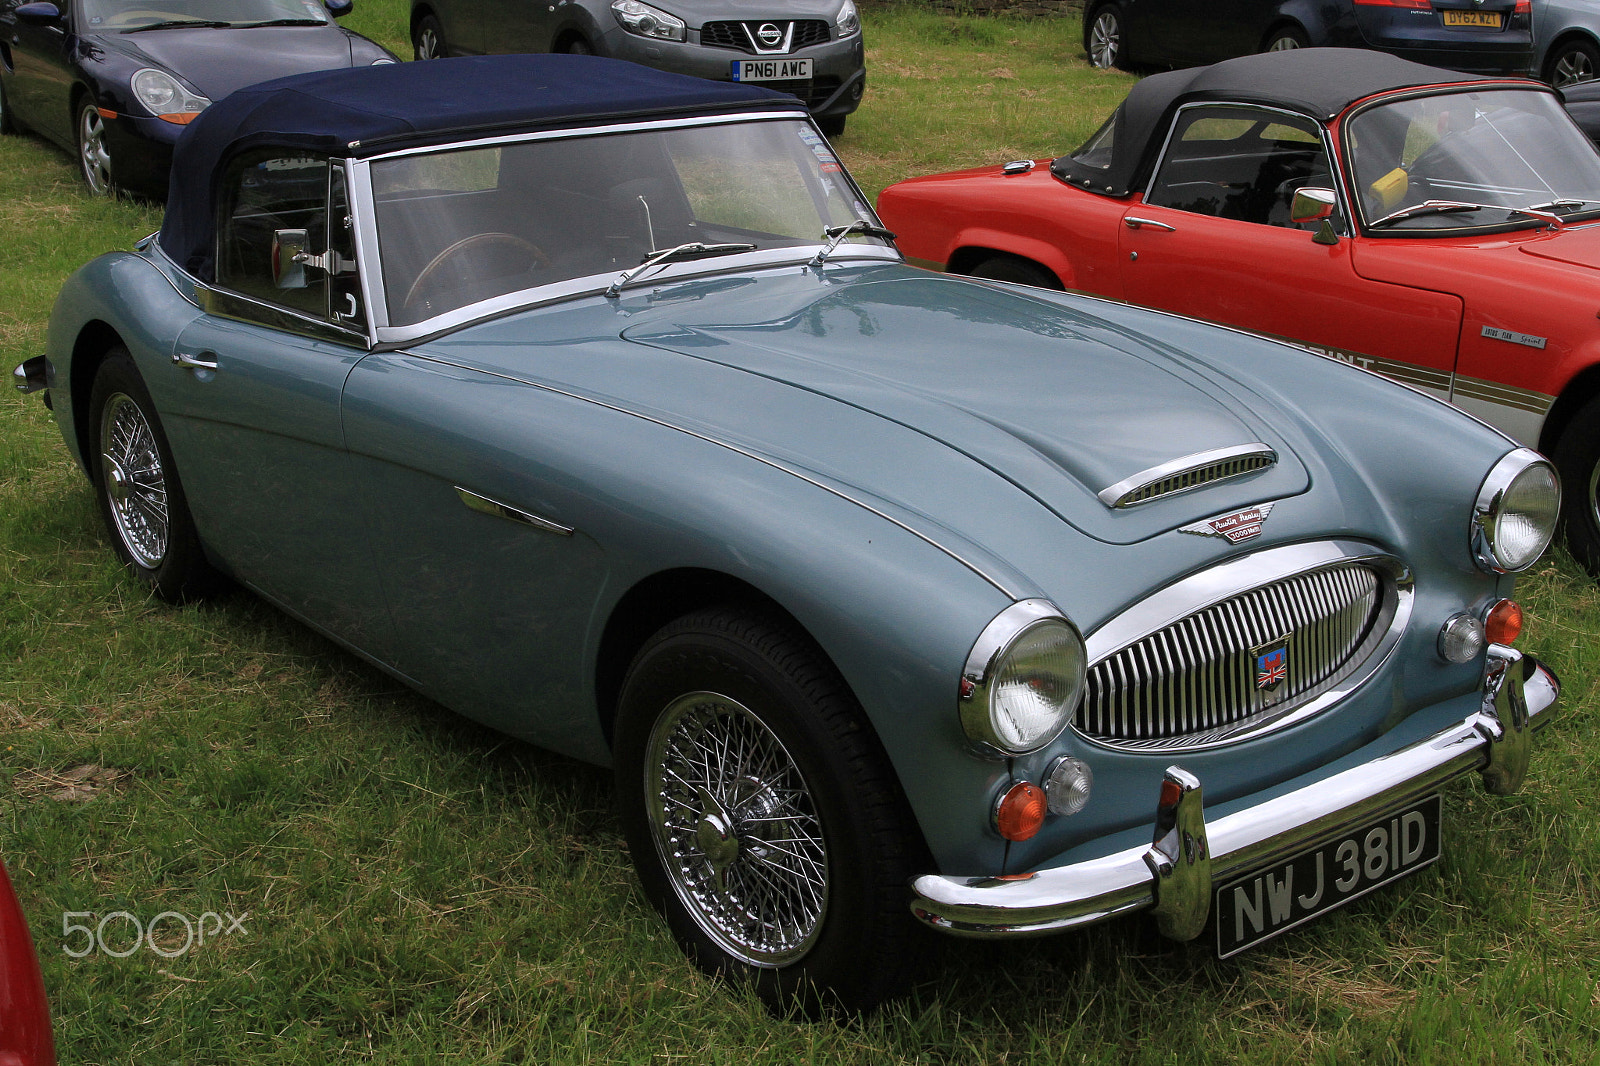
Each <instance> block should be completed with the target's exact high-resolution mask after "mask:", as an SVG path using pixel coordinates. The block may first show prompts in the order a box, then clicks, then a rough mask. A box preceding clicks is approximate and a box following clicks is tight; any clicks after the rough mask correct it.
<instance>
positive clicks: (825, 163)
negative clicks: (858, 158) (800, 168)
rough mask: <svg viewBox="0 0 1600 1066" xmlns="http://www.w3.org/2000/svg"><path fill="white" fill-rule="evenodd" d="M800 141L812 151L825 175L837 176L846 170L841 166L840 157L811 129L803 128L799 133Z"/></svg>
mask: <svg viewBox="0 0 1600 1066" xmlns="http://www.w3.org/2000/svg"><path fill="white" fill-rule="evenodd" d="M797 132H798V133H799V134H800V140H801V141H802V142H804V144H805V146H806V147H807V148H809V149H811V154H812V155H814V156H816V157H817V163H818V164H820V165H821V167H822V172H823V173H824V174H837V173H839V172H840V171H841V170H843V169H844V168H843V167H841V166H839V157H838V156H836V155H834V154H833V149H832V148H829V147H828V142H827V141H825V140H823V139H822V138H821V137H818V136H817V135H816V134H815V133H814V132H812V130H811V127H809V126H801V127H800V128H799V130H798V131H797Z"/></svg>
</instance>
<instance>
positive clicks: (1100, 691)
mask: <svg viewBox="0 0 1600 1066" xmlns="http://www.w3.org/2000/svg"><path fill="white" fill-rule="evenodd" d="M1241 564H1243V565H1241ZM1410 613H1411V581H1410V576H1409V574H1408V573H1407V572H1406V570H1405V568H1404V567H1403V566H1402V565H1401V564H1400V562H1399V561H1398V560H1396V559H1394V558H1392V557H1390V556H1386V555H1382V554H1380V553H1377V552H1375V551H1373V550H1372V549H1370V548H1367V547H1365V546H1362V545H1358V544H1354V543H1350V542H1329V543H1323V544H1299V545H1293V546H1290V547H1286V548H1274V549H1270V550H1268V551H1264V552H1258V553H1256V554H1254V555H1249V556H1244V557H1242V558H1241V559H1235V560H1231V561H1230V562H1229V563H1227V564H1224V565H1223V566H1220V567H1216V568H1214V569H1212V570H1208V571H1203V572H1202V573H1199V574H1196V575H1194V576H1193V577H1190V578H1186V579H1185V580H1183V581H1180V582H1178V583H1177V584H1176V585H1171V586H1168V587H1167V588H1165V589H1163V590H1161V591H1160V592H1158V593H1156V594H1155V595H1153V596H1151V597H1150V598H1149V599H1147V600H1145V601H1144V602H1142V603H1139V604H1136V605H1135V606H1134V607H1132V608H1130V609H1129V610H1127V611H1125V612H1124V613H1123V614H1121V615H1119V616H1118V617H1117V618H1115V619H1113V620H1112V621H1111V622H1110V623H1108V624H1107V625H1106V626H1104V627H1102V628H1101V629H1100V630H1098V631H1096V632H1095V633H1094V634H1093V635H1092V636H1091V637H1090V638H1089V640H1088V646H1089V648H1088V650H1089V657H1090V667H1089V678H1088V685H1087V687H1086V690H1085V693H1084V699H1083V703H1082V704H1081V705H1080V706H1079V708H1078V712H1077V715H1076V717H1075V719H1074V725H1075V727H1076V729H1077V731H1078V732H1079V733H1080V734H1081V735H1083V736H1084V737H1086V738H1087V739H1089V740H1092V741H1096V742H1098V743H1101V744H1104V745H1106V746H1108V747H1113V748H1120V749H1123V750H1130V751H1149V752H1155V751H1191V750H1194V749H1197V748H1208V747H1215V746H1217V745H1221V744H1228V743H1234V742H1236V741H1240V740H1244V739H1246V738H1248V737H1252V736H1256V735H1259V734H1261V733H1265V732H1268V731H1271V730H1275V729H1281V728H1283V727H1285V726H1287V725H1289V724H1291V723H1293V722H1298V721H1302V720H1304V719H1306V718H1308V717H1310V716H1311V715H1313V714H1316V713H1317V712H1318V711H1320V710H1322V709H1323V708H1324V707H1326V706H1328V705H1330V704H1331V703H1332V702H1333V701H1335V700H1338V699H1340V698H1342V697H1343V696H1344V695H1345V693H1347V692H1348V691H1349V690H1351V689H1353V688H1355V687H1356V686H1357V685H1359V684H1361V683H1362V682H1364V681H1365V680H1366V679H1367V678H1369V677H1370V676H1372V674H1373V673H1374V672H1376V671H1377V669H1378V667H1379V666H1380V665H1382V663H1383V662H1384V660H1385V659H1386V658H1387V657H1388V654H1389V652H1390V651H1392V650H1393V648H1394V646H1395V644H1396V643H1397V641H1398V640H1399V638H1400V635H1401V633H1402V632H1403V631H1404V629H1405V625H1406V622H1407V620H1408V619H1409V617H1410Z"/></svg>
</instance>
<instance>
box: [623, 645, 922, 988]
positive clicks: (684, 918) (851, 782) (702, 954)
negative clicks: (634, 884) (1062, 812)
mask: <svg viewBox="0 0 1600 1066" xmlns="http://www.w3.org/2000/svg"><path fill="white" fill-rule="evenodd" d="M736 629H737V627H734V630H729V629H726V628H725V629H724V630H723V631H722V632H717V631H715V629H714V627H708V626H705V625H703V624H700V619H699V618H698V617H697V616H690V618H688V619H684V620H680V622H679V623H675V624H674V625H672V626H669V627H667V628H666V629H664V630H663V631H662V632H661V633H659V634H657V636H656V637H655V638H653V639H652V640H651V641H650V642H648V643H647V644H646V646H645V648H644V649H643V650H642V651H641V652H640V654H639V656H638V657H637V658H636V659H635V661H634V665H633V667H632V668H631V669H630V671H629V673H628V676H627V678H626V680H625V681H624V683H623V689H622V694H621V699H620V710H619V714H618V722H617V733H616V776H617V797H618V801H619V804H620V808H621V821H622V825H623V830H624V835H625V836H626V838H627V842H628V849H629V851H630V853H631V854H632V856H633V861H634V866H635V867H636V869H637V870H638V874H639V879H640V882H641V884H642V885H643V887H644V890H645V895H646V897H647V898H648V899H649V900H650V902H651V903H652V905H654V906H655V907H656V909H657V910H659V911H661V912H662V913H663V914H664V915H665V917H666V919H667V922H668V925H669V926H670V928H671V930H672V933H673V935H674V937H675V938H676V939H677V941H678V943H679V944H680V946H682V948H683V949H684V951H685V952H686V953H687V954H688V955H689V957H690V958H691V959H692V960H693V961H694V962H695V964H696V965H697V966H699V967H700V968H701V969H703V970H705V971H706V972H708V973H712V974H716V975H718V976H722V977H726V978H729V979H732V980H733V981H735V982H737V983H740V984H749V985H751V986H752V987H753V988H754V989H755V991H756V992H757V994H758V995H760V996H761V998H762V999H763V1000H765V1001H766V1002H767V1003H768V1005H769V1006H771V1007H773V1008H775V1009H777V1010H780V1011H782V1010H788V1009H791V1008H795V1007H798V1008H799V1009H800V1010H801V1011H802V1012H803V1013H808V1014H809V1013H815V1012H816V1011H817V1010H819V1009H826V1008H832V1007H842V1008H844V1009H846V1010H850V1011H859V1010H865V1009H869V1008H870V1007H872V1006H873V1005H875V1004H876V1003H877V1002H879V1001H880V1000H881V999H882V998H884V997H885V996H888V995H893V994H894V993H895V992H897V991H898V990H899V989H900V987H901V985H902V983H903V973H902V972H901V971H902V969H903V967H902V963H903V962H904V955H905V950H906V949H905V947H904V946H903V941H904V939H905V937H906V934H907V933H909V932H910V931H911V930H910V929H909V926H910V922H911V920H910V916H909V912H908V910H907V907H906V902H907V896H906V893H905V884H906V880H907V878H908V876H909V874H910V870H909V869H908V867H909V865H910V864H909V862H908V859H907V856H908V854H909V852H910V841H909V837H908V831H909V830H908V827H907V826H905V825H904V824H900V823H901V819H900V818H898V817H897V816H896V812H895V811H894V810H893V809H892V808H893V807H894V806H895V805H894V804H892V803H889V804H886V803H885V802H884V797H883V795H882V794H881V793H882V792H883V788H884V786H883V778H882V775H883V772H884V771H885V770H886V767H884V766H881V765H878V766H873V765H870V764H871V763H873V762H879V761H881V760H882V756H881V754H879V753H877V752H876V751H874V750H873V749H874V748H875V746H876V740H875V738H871V737H870V730H864V723H863V720H862V717H861V713H860V711H859V708H857V707H854V706H853V704H854V700H853V699H852V698H850V697H849V696H848V693H847V692H846V691H844V690H843V686H842V682H835V681H833V679H831V678H829V677H827V673H828V671H827V670H818V669H816V667H815V664H814V663H812V664H806V667H805V669H803V670H801V671H800V673H801V675H805V674H806V671H807V670H809V671H811V673H810V677H811V681H812V683H810V684H801V683H797V682H796V677H795V675H794V673H791V672H788V671H785V670H784V669H783V668H782V667H781V666H780V665H775V664H774V662H772V661H771V660H770V659H769V657H768V656H766V655H764V654H762V652H761V650H759V648H753V647H751V646H750V644H749V643H748V642H746V641H744V640H741V639H739V637H738V635H737V633H736V632H735V630H736ZM769 632H770V630H769ZM791 646H792V645H791ZM819 676H820V678H821V680H820V681H819V680H818V678H819ZM697 690H706V691H712V692H716V693H718V694H720V695H723V696H727V697H729V698H731V699H734V700H737V701H738V702H739V703H741V704H742V705H743V706H744V707H746V708H747V709H749V710H750V711H751V712H752V713H753V714H755V715H756V716H757V717H758V718H759V719H760V720H761V721H762V722H763V723H764V724H765V725H766V726H767V728H769V729H770V730H771V731H772V732H773V734H774V735H776V736H777V737H778V739H779V740H780V741H781V742H782V743H783V745H784V747H785V748H786V749H787V750H788V752H789V755H790V757H791V758H793V760H794V762H795V764H796V766H797V767H798V769H799V771H800V774H801V776H802V777H803V778H804V780H805V782H806V785H807V788H808V789H809V791H810V793H811V798H812V803H813V805H814V807H815V810H816V812H817V816H818V818H819V820H820V822H821V824H822V831H823V839H824V840H825V842H826V845H827V849H828V868H829V875H828V876H829V898H828V904H827V911H826V913H825V914H824V916H823V926H822V931H821V933H820V935H819V936H818V938H817V940H816V941H815V942H814V943H813V945H812V946H811V948H810V950H809V951H808V952H807V953H806V955H805V956H803V957H802V958H801V959H800V960H798V961H797V962H795V963H793V964H791V965H788V966H785V967H781V968H777V969H765V968H759V967H754V966H750V965H749V964H747V963H745V962H743V961H742V960H739V959H735V958H733V957H732V956H730V955H728V954H727V953H726V952H725V951H724V950H723V949H722V948H721V947H720V946H719V945H718V944H717V943H716V942H715V941H714V940H712V939H711V937H710V936H708V935H707V934H706V933H705V931H704V930H702V929H701V928H700V926H699V924H698V923H697V922H696V921H695V919H694V918H693V917H691V916H690V914H689V913H688V911H687V910H686V909H685V907H684V905H683V904H682V902H681V901H680V900H679V899H678V897H677V894H676V892H675V891H674V888H673V884H672V881H671V878H670V875H669V874H668V873H667V872H666V871H665V870H664V869H663V868H662V864H661V859H660V857H659V856H658V854H657V851H656V845H655V840H654V836H653V832H652V829H651V826H650V824H649V819H648V816H647V814H646V803H645V781H644V771H645V760H646V758H647V751H648V747H649V739H650V733H651V730H652V728H653V726H654V724H655V722H656V720H657V718H658V717H659V715H660V713H661V711H663V710H665V708H666V707H667V705H668V704H669V703H671V702H672V701H673V700H675V699H676V698H677V697H679V696H681V695H684V694H685V693H687V692H693V691H697ZM819 696H820V703H821V705H822V706H821V707H820V708H819V707H818V706H816V704H818V703H819ZM819 709H820V710H821V712H822V713H820V714H819V713H818V711H819ZM864 734H865V735H864ZM869 739H870V740H871V743H865V741H867V740H869ZM852 741H854V742H852ZM864 764H868V765H864Z"/></svg>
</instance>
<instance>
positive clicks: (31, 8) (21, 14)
mask: <svg viewBox="0 0 1600 1066" xmlns="http://www.w3.org/2000/svg"><path fill="white" fill-rule="evenodd" d="M13 14H15V15H16V18H17V21H18V22H20V23H22V24H23V25H25V26H54V25H55V24H56V23H58V22H60V21H61V9H60V8H59V7H57V6H56V5H54V4H52V3H50V2H49V0H36V2H35V3H31V4H23V5H21V6H20V7H17V8H15V9H13Z"/></svg>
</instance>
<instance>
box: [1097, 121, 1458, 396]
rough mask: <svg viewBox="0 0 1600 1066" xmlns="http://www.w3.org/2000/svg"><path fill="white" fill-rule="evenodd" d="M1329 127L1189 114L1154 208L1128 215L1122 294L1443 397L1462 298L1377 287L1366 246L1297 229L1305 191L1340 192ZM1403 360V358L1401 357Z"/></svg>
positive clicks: (1175, 135)
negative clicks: (1361, 257) (1363, 255)
mask: <svg viewBox="0 0 1600 1066" xmlns="http://www.w3.org/2000/svg"><path fill="white" fill-rule="evenodd" d="M1329 158H1330V156H1329V153H1328V150H1327V145H1326V143H1325V141H1324V139H1323V137H1322V134H1321V131H1320V130H1319V129H1318V128H1317V126H1316V124H1314V123H1312V122H1310V121H1309V120H1307V119H1305V118H1302V117H1300V116H1296V115H1292V114H1289V113H1287V112H1282V111H1277V110H1275V109H1269V108H1261V107H1251V106H1242V105H1210V104H1208V105H1197V106H1190V107H1186V108H1184V109H1182V110H1181V111H1179V113H1178V115H1177V117H1176V118H1175V119H1174V123H1173V128H1172V132H1171V136H1170V137H1169V138H1168V141H1167V144H1166V145H1165V148H1164V150H1163V153H1162V160H1161V162H1160V165H1159V166H1158V167H1157V170H1156V174H1155V176H1154V178H1153V179H1152V181H1151V183H1150V186H1149V188H1148V189H1147V190H1146V193H1145V195H1144V197H1143V198H1142V199H1141V200H1139V201H1136V202H1134V203H1133V204H1132V205H1130V207H1129V208H1128V209H1127V210H1126V211H1125V212H1124V213H1123V218H1122V230H1121V233H1120V248H1121V253H1122V254H1121V256H1120V262H1121V266H1122V277H1123V292H1124V294H1125V296H1126V297H1127V299H1129V300H1131V301H1133V302H1134V303H1140V304H1145V305H1147V306H1150V307H1159V308H1162V309H1164V310H1168V311H1176V312H1178V313H1179V314H1185V315H1191V316H1193V317H1196V318H1203V319H1208V320H1210V321H1213V322H1221V323H1225V324H1227V325H1232V326H1239V327H1242V328H1244V329H1249V330H1252V331H1254V332H1258V333H1265V334H1268V335H1270V336H1274V337H1280V338H1284V339H1287V340H1292V341H1295V342H1297V343H1299V344H1302V345H1305V346H1308V347H1313V348H1317V349H1322V350H1325V351H1327V352H1328V353H1330V354H1332V355H1335V356H1337V357H1339V358H1342V359H1345V360H1347V361H1350V362H1354V363H1357V364H1358V365H1362V366H1366V367H1368V368H1369V369H1374V370H1378V371H1380V372H1382V373H1385V374H1388V375H1390V376H1392V377H1395V378H1398V379H1399V380H1403V381H1405V382H1407V383H1408V384H1412V385H1416V386H1420V387H1422V388H1425V389H1427V390H1429V391H1431V392H1433V393H1434V394H1435V395H1438V396H1440V397H1441V398H1448V397H1449V394H1450V375H1451V372H1452V371H1453V369H1454V366H1455V357H1456V343H1457V337H1458V336H1459V333H1460V327H1461V317H1462V308H1461V301H1460V300H1459V299H1458V298H1457V297H1455V296H1452V295H1449V294H1446V293H1437V292H1429V291H1426V290H1421V289H1416V288H1412V287H1410V286H1400V285H1394V284H1389V283H1385V282H1375V281H1371V280H1368V279H1366V278H1363V277H1361V276H1360V275H1358V274H1357V273H1356V271H1355V269H1354V267H1353V266H1352V262H1351V253H1352V250H1353V246H1354V242H1353V240H1352V239H1351V238H1350V237H1349V236H1347V235H1345V236H1339V235H1336V233H1335V230H1334V228H1333V227H1331V226H1330V229H1329V235H1330V236H1333V239H1332V240H1329V239H1328V238H1327V237H1326V236H1325V237H1324V238H1323V239H1321V240H1319V239H1316V238H1317V236H1318V234H1317V233H1316V232H1312V231H1311V230H1315V229H1320V226H1311V227H1310V228H1309V229H1308V228H1307V227H1306V226H1305V225H1296V224H1294V223H1293V222H1292V221H1291V220H1290V218H1289V208H1290V203H1291V201H1292V198H1293V193H1294V192H1295V191H1296V190H1297V189H1300V188H1306V187H1312V188H1316V187H1321V188H1329V189H1333V188H1337V185H1338V183H1337V181H1336V179H1335V176H1334V174H1333V172H1332V170H1331V168H1330V167H1329V164H1328V160H1329ZM1402 353H1403V356H1404V357H1403V358H1397V356H1398V355H1400V354H1402Z"/></svg>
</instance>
